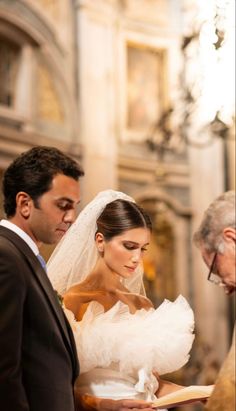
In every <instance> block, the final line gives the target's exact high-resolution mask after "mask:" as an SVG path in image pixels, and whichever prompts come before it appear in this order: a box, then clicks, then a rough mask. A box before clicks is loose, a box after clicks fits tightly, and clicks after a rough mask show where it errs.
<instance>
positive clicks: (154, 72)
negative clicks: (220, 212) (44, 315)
mask: <svg viewBox="0 0 236 411" xmlns="http://www.w3.org/2000/svg"><path fill="white" fill-rule="evenodd" d="M234 7H235V2H234V0H225V1H222V0H209V1H204V0H179V1H176V0H17V1H15V0H0V180H1V176H2V173H3V172H4V169H5V168H6V167H7V165H8V164H9V163H10V162H11V161H12V160H13V159H14V158H15V157H16V156H17V155H19V154H20V153H21V152H23V151H25V150H27V149H29V148H30V147H32V146H34V145H46V146H56V147H58V148H59V149H61V150H63V151H64V152H67V153H68V154H70V155H72V156H73V157H74V158H76V159H78V160H79V161H80V162H81V163H82V164H83V167H84V169H85V177H84V178H83V179H82V180H81V182H82V205H81V207H83V206H84V205H85V204H86V203H87V202H88V201H90V200H91V199H92V198H93V197H94V195H95V194H97V193H98V192H99V191H101V190H104V189H107V188H113V189H119V190H121V191H124V192H126V193H127V194H129V195H131V196H133V197H134V198H135V200H136V201H137V202H138V203H140V204H141V205H142V206H143V207H144V208H145V209H146V210H147V211H148V212H149V213H150V215H151V217H152V221H153V224H154V231H153V237H152V243H151V245H150V248H149V251H148V252H147V254H146V256H145V261H144V267H145V285H146V290H147V294H148V296H149V297H150V298H151V299H152V301H153V303H154V304H155V306H158V305H159V304H160V303H161V302H162V301H163V299H164V298H168V299H171V300H173V299H174V298H176V296H177V295H179V294H182V295H184V296H185V297H186V298H187V299H188V301H189V303H190V304H191V306H192V308H193V309H194V312H195V319H196V338H195V342H194V347H193V350H192V356H191V360H190V362H189V364H188V365H186V366H185V367H184V369H183V370H181V371H180V372H179V373H176V375H175V376H174V378H175V380H176V381H178V382H180V383H182V384H186V385H189V384H192V383H194V384H211V383H213V382H214V379H215V375H216V373H217V372H218V369H219V366H220V364H221V362H222V360H223V358H224V357H225V354H226V352H227V350H228V347H229V342H230V339H231V334H232V328H233V321H234V301H233V299H232V298H231V299H230V300H229V299H228V298H227V297H225V295H224V293H223V292H222V290H221V289H219V290H218V289H217V290H216V289H215V287H214V286H213V285H212V284H209V283H208V282H207V279H206V277H207V269H206V267H205V266H204V264H203V262H202V260H201V257H200V253H199V251H198V250H197V249H196V248H195V247H194V246H193V244H192V235H193V232H194V231H195V229H196V228H197V227H198V225H199V222H200V220H201V218H202V215H203V212H204V210H205V209H206V208H207V207H208V205H209V203H210V202H211V201H212V200H213V199H214V198H216V197H217V196H218V195H219V194H220V193H222V192H223V191H225V190H229V189H235V129H234V127H235V117H234V115H235V114H234V113H235V112H234V110H235V108H234V98H235V95H234V93H235V55H234V53H235V51H234V50H235V39H234V36H235V20H234V15H235V11H234ZM0 217H3V207H2V198H1V197H0ZM50 252H51V250H50V249H49V248H48V247H46V246H45V248H44V256H45V257H46V258H47V257H48V256H49V255H50ZM219 336H220V338H219ZM184 409H185V408H183V410H184ZM187 409H188V410H190V409H194V410H198V409H201V408H198V407H195V408H192V407H188V408H186V410H187Z"/></svg>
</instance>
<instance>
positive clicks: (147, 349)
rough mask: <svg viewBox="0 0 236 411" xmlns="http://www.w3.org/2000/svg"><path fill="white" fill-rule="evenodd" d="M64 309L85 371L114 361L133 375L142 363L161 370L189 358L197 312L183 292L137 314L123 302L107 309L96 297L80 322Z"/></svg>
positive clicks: (146, 367)
mask: <svg viewBox="0 0 236 411" xmlns="http://www.w3.org/2000/svg"><path fill="white" fill-rule="evenodd" d="M65 313H66V315H67V318H68V320H69V322H70V324H71V326H72V329H73V332H74V336H75V341H76V346H77V351H78V357H79V360H80V365H81V373H84V372H87V371H90V370H91V369H93V368H95V367H102V368H108V367H109V366H110V365H111V363H116V364H118V365H119V369H120V371H122V372H125V373H127V374H130V375H133V374H134V373H137V372H138V370H140V369H143V368H144V369H145V371H146V372H147V373H150V372H151V371H152V370H153V369H155V370H156V371H157V372H158V373H159V374H160V375H162V374H166V373H169V372H173V371H175V370H177V369H179V368H180V367H182V366H183V365H184V364H185V363H186V362H187V361H188V359H189V351H190V349H191V347H192V343H193V339H194V335H193V328H194V317H193V312H192V309H191V308H190V306H189V304H188V303H187V301H186V300H185V298H184V297H182V296H179V297H178V298H177V299H176V300H175V301H174V302H171V301H168V300H164V302H163V303H162V304H161V305H160V306H159V307H158V308H157V309H150V310H148V311H146V310H144V309H142V310H138V311H136V313H135V314H130V312H129V309H128V306H127V305H125V304H124V303H122V302H118V303H116V304H115V305H114V306H113V307H112V308H111V309H110V310H109V311H107V312H104V308H103V306H102V305H101V304H99V303H97V302H92V303H90V304H89V306H88V309H87V311H86V313H85V315H84V317H83V320H82V321H80V322H76V321H75V319H74V317H73V314H72V313H71V312H70V311H69V310H65Z"/></svg>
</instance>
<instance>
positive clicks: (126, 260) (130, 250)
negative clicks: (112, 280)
mask: <svg viewBox="0 0 236 411" xmlns="http://www.w3.org/2000/svg"><path fill="white" fill-rule="evenodd" d="M149 242H150V231H149V229H147V228H134V229H131V230H127V231H124V232H123V233H122V234H121V235H118V236H115V237H113V238H112V239H111V240H109V241H105V240H104V237H103V235H102V234H99V233H98V234H97V245H98V249H99V250H100V251H102V258H103V260H104V263H105V264H106V266H107V267H108V268H109V269H110V270H111V271H112V272H115V273H116V274H118V275H119V276H121V277H123V278H129V277H130V276H132V274H133V273H134V271H135V269H136V268H137V266H138V265H139V263H140V261H141V260H142V257H143V254H144V252H145V251H146V250H147V247H148V245H149Z"/></svg>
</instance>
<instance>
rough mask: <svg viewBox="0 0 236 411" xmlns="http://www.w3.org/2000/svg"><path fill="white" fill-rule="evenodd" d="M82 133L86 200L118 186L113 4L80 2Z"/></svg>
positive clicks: (84, 201) (78, 10)
mask: <svg viewBox="0 0 236 411" xmlns="http://www.w3.org/2000/svg"><path fill="white" fill-rule="evenodd" d="M77 22H78V24H77V26H78V33H77V39H78V45H79V46H78V47H79V51H78V59H79V61H78V66H79V93H80V95H79V100H80V135H81V142H82V145H83V158H84V168H85V177H84V179H83V194H82V197H83V203H87V202H88V201H89V200H90V199H91V198H92V197H94V195H95V194H96V193H97V192H99V191H101V190H104V189H107V188H116V186H117V176H116V136H115V91H114V90H115V86H114V84H115V67H116V55H115V53H116V47H115V36H116V34H115V27H114V26H115V18H114V17H113V15H112V7H111V6H110V5H109V4H108V5H105V4H103V7H102V6H101V4H100V2H99V1H98V2H89V1H78V2H77Z"/></svg>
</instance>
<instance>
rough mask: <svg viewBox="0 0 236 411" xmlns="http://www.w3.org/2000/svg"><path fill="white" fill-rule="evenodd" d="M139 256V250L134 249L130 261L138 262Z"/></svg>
mask: <svg viewBox="0 0 236 411" xmlns="http://www.w3.org/2000/svg"><path fill="white" fill-rule="evenodd" d="M140 258H141V252H140V250H135V251H134V252H133V254H132V257H131V261H132V263H138V262H139V261H140Z"/></svg>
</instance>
